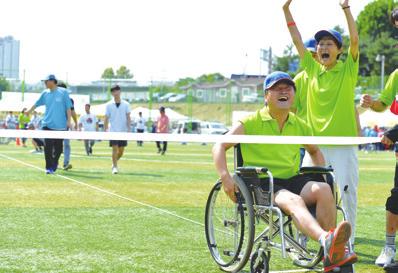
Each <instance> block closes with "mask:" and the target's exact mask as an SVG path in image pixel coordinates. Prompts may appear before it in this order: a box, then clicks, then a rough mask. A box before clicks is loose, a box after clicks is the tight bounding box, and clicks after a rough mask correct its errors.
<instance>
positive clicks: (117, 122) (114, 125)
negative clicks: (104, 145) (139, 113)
mask: <svg viewBox="0 0 398 273" xmlns="http://www.w3.org/2000/svg"><path fill="white" fill-rule="evenodd" d="M130 112H131V110H130V104H128V102H127V101H124V100H121V101H120V105H119V106H117V104H116V103H115V101H114V100H112V101H110V102H109V103H108V104H107V105H106V112H105V116H107V117H108V119H109V123H110V127H109V131H110V132H127V129H128V127H127V115H128V114H130Z"/></svg>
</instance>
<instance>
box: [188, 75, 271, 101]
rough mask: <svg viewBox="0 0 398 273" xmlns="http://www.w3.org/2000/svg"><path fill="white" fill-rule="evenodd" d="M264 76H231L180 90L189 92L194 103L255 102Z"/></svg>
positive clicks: (194, 84)
mask: <svg viewBox="0 0 398 273" xmlns="http://www.w3.org/2000/svg"><path fill="white" fill-rule="evenodd" d="M264 79H265V76H251V75H232V76H231V79H224V80H222V81H217V82H214V83H192V84H190V85H187V86H184V87H182V88H181V89H182V90H185V91H188V92H191V93H192V96H193V98H194V100H195V101H197V102H204V103H225V102H231V103H240V102H256V101H257V97H258V94H259V93H260V92H261V90H262V88H263V83H264Z"/></svg>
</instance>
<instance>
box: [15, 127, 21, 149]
mask: <svg viewBox="0 0 398 273" xmlns="http://www.w3.org/2000/svg"><path fill="white" fill-rule="evenodd" d="M17 130H19V125H18V124H17ZM15 144H16V145H17V146H21V140H20V139H19V137H17V138H16V139H15Z"/></svg>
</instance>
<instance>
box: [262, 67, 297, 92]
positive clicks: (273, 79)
mask: <svg viewBox="0 0 398 273" xmlns="http://www.w3.org/2000/svg"><path fill="white" fill-rule="evenodd" d="M280 81H284V82H287V83H289V84H290V85H292V86H295V84H294V81H293V79H292V77H290V75H289V74H287V73H285V72H281V71H275V72H272V73H271V74H269V75H268V76H267V77H266V78H265V80H264V90H268V89H270V88H272V86H274V85H275V84H277V83H278V82H280Z"/></svg>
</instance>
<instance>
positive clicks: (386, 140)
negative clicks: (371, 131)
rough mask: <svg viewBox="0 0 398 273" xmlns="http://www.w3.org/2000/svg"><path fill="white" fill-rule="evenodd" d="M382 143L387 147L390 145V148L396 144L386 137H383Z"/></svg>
mask: <svg viewBox="0 0 398 273" xmlns="http://www.w3.org/2000/svg"><path fill="white" fill-rule="evenodd" d="M381 143H383V144H385V145H389V146H391V145H393V144H394V142H392V140H391V139H389V138H388V137H386V136H383V137H382V138H381Z"/></svg>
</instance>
